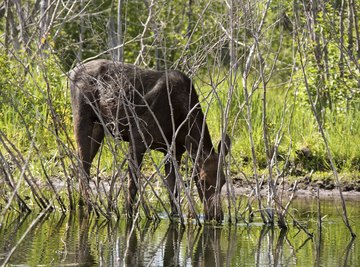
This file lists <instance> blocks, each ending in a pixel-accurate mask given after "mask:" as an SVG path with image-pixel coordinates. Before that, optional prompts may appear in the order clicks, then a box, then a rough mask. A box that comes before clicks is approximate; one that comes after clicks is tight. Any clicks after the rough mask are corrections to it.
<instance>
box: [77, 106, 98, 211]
mask: <svg viewBox="0 0 360 267" xmlns="http://www.w3.org/2000/svg"><path fill="white" fill-rule="evenodd" d="M93 128H94V122H93V120H92V119H91V117H90V116H89V115H86V113H85V112H84V113H82V114H80V115H79V113H75V114H74V133H75V141H76V143H77V146H78V148H77V149H78V155H79V160H80V162H81V167H82V168H81V173H80V181H79V192H80V195H81V198H80V200H79V205H81V206H83V205H84V201H85V202H86V203H88V205H89V193H88V187H89V178H90V167H91V161H92V155H91V144H92V136H93Z"/></svg>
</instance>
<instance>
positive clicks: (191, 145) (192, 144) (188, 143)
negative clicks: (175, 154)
mask: <svg viewBox="0 0 360 267" xmlns="http://www.w3.org/2000/svg"><path fill="white" fill-rule="evenodd" d="M185 148H186V150H187V152H188V153H189V154H190V156H191V157H192V158H193V159H195V158H196V154H197V151H198V149H199V143H198V142H197V141H196V140H195V139H194V138H193V137H191V136H190V135H187V136H186V137H185Z"/></svg>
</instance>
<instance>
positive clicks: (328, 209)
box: [0, 200, 360, 267]
mask: <svg viewBox="0 0 360 267" xmlns="http://www.w3.org/2000/svg"><path fill="white" fill-rule="evenodd" d="M359 204H360V202H356V201H352V202H349V203H348V213H349V217H350V218H351V222H352V226H353V230H354V231H355V233H357V234H358V236H359V237H360V224H359V223H357V220H358V219H359V216H360V206H359ZM321 209H322V215H323V216H324V218H323V226H322V228H321V231H319V228H318V226H317V214H316V203H315V202H313V201H311V200H301V201H297V202H294V204H293V206H292V213H293V214H294V215H295V218H296V219H297V220H298V221H299V222H301V223H302V225H303V226H305V227H306V229H308V231H309V232H311V233H313V234H314V238H313V239H311V238H309V236H308V235H307V234H306V233H305V232H304V231H302V230H299V229H298V228H297V227H295V226H293V224H292V223H291V219H289V222H290V223H289V225H290V227H289V229H288V230H287V231H285V230H280V229H279V228H278V227H274V228H270V227H264V226H263V225H262V224H261V223H259V222H255V223H252V224H250V225H249V226H248V225H246V224H244V223H242V222H240V223H239V224H238V225H232V226H229V225H222V226H211V225H207V226H203V227H202V228H199V227H196V226H195V225H191V224H190V225H187V227H186V228H182V227H181V226H179V225H176V224H169V222H168V221H167V220H162V221H161V222H160V223H157V224H156V223H152V222H145V221H141V222H139V223H137V224H135V225H129V224H127V223H126V221H125V220H124V221H122V220H121V221H119V222H117V223H116V222H109V221H105V220H96V218H80V217H79V216H78V215H75V216H66V217H61V216H60V215H59V214H56V213H51V214H50V215H49V216H47V217H46V218H43V219H42V220H40V221H38V222H37V223H36V224H35V225H34V226H33V227H32V228H31V229H30V230H29V226H30V225H31V223H32V222H34V219H35V218H36V216H35V215H31V216H27V217H25V218H24V217H18V216H15V214H8V215H7V217H6V220H5V222H4V224H3V225H2V227H1V228H0V264H2V263H4V261H5V259H7V257H8V256H9V253H10V251H11V250H12V249H13V248H14V247H16V249H15V250H14V252H13V254H12V255H11V257H10V258H9V260H8V261H7V260H6V261H7V265H8V266H50V265H51V266H206V267H211V266H360V241H359V238H356V239H355V240H354V241H351V236H350V234H349V232H348V230H347V228H346V227H345V226H344V224H343V222H342V219H341V217H340V214H341V208H340V205H339V203H338V202H336V201H323V202H321ZM27 230H28V232H27V233H26V231H27ZM25 233H26V234H25ZM22 238H23V240H21V239H22ZM20 240H21V242H19V241H20Z"/></svg>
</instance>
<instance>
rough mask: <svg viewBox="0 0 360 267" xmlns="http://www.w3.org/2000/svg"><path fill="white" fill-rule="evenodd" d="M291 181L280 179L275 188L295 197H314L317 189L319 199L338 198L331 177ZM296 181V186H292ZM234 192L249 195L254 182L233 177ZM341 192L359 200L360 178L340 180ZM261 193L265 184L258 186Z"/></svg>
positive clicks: (265, 188)
mask: <svg viewBox="0 0 360 267" xmlns="http://www.w3.org/2000/svg"><path fill="white" fill-rule="evenodd" d="M291 180H292V181H291V182H288V181H282V182H279V183H278V186H277V190H278V192H279V193H281V194H283V195H289V196H290V195H291V194H293V193H294V189H295V196H296V197H297V198H299V197H300V198H316V196H317V191H318V190H319V197H320V199H336V198H340V193H339V189H338V188H337V186H336V185H335V183H334V181H333V180H331V179H316V178H315V179H312V178H309V177H304V178H298V179H291ZM295 183H296V187H294V185H295ZM233 184H234V192H235V194H237V195H249V194H250V193H251V191H252V188H255V184H254V183H250V182H248V181H246V180H244V179H240V178H234V179H233ZM341 188H342V193H343V196H344V198H345V199H347V200H359V201H360V180H354V181H342V182H341ZM260 190H261V194H262V195H264V196H265V195H266V192H267V185H266V182H264V185H263V186H261V187H260ZM223 192H226V186H224V188H223Z"/></svg>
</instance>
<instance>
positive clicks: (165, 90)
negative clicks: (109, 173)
mask: <svg viewBox="0 0 360 267" xmlns="http://www.w3.org/2000/svg"><path fill="white" fill-rule="evenodd" d="M69 79H70V90H71V100H72V109H73V120H74V132H75V140H76V143H77V146H78V153H79V157H80V160H81V162H82V168H83V170H84V173H85V176H86V179H82V180H88V179H89V177H90V167H91V162H92V161H93V159H94V157H95V155H96V153H97V151H98V149H99V147H100V144H101V142H102V141H103V139H104V136H105V133H107V132H108V133H110V134H111V135H113V136H116V137H117V138H120V139H121V140H123V141H127V142H129V174H130V175H129V176H130V177H129V180H128V198H127V212H128V215H130V216H131V215H132V214H133V212H134V209H133V208H134V203H135V196H136V194H137V191H138V181H139V169H140V167H141V163H142V159H143V156H144V153H145V152H146V151H148V150H149V149H153V150H159V151H162V152H163V153H164V155H165V156H166V157H169V155H173V157H172V156H171V157H169V158H168V159H167V161H166V164H165V172H166V183H165V185H166V186H167V188H168V190H169V195H170V201H171V214H172V215H173V216H176V215H179V214H181V212H180V207H179V205H180V204H179V203H178V201H177V200H176V198H177V196H178V188H176V179H177V177H176V176H177V175H178V172H177V169H178V166H179V164H180V162H181V157H182V155H183V153H184V152H185V150H187V151H188V153H189V154H190V156H191V158H192V159H193V160H194V162H195V169H196V173H195V177H194V181H195V183H196V186H197V189H198V193H199V196H200V199H201V200H202V201H203V203H204V214H205V219H206V220H212V219H215V220H217V221H222V220H223V212H222V209H221V203H220V198H219V196H218V195H219V192H220V190H221V187H222V186H223V185H224V183H225V177H224V172H223V170H222V163H223V158H224V156H225V155H226V154H227V153H228V150H229V147H230V139H229V137H228V136H227V135H226V137H225V138H224V140H225V142H224V144H221V143H220V144H219V148H218V153H217V152H215V149H214V147H213V144H212V141H211V138H210V133H209V130H208V127H207V125H206V122H205V117H204V114H203V112H202V110H201V106H200V103H199V99H198V96H197V94H196V91H195V89H194V86H193V83H192V81H191V80H190V79H189V78H188V77H187V76H186V75H184V74H183V73H181V72H179V71H175V70H168V71H154V70H145V69H141V68H139V67H136V66H134V65H130V64H124V63H120V62H114V61H108V60H94V61H90V62H87V63H84V64H80V65H78V66H77V67H75V68H74V70H72V71H71V72H70V77H69ZM221 149H222V153H221V154H222V155H223V156H220V155H219V154H220V150H221ZM172 158H173V159H172ZM87 183H88V181H85V182H84V181H83V182H82V183H80V184H81V186H80V189H81V190H80V191H81V194H82V195H83V198H84V199H85V200H88V199H89V198H88V192H87V188H88V184H87ZM88 204H89V203H88Z"/></svg>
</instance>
